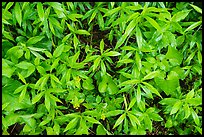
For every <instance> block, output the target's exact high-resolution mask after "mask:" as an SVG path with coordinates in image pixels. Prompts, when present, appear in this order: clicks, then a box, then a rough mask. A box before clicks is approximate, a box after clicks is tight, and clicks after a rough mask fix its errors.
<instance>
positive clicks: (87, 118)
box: [84, 116, 101, 124]
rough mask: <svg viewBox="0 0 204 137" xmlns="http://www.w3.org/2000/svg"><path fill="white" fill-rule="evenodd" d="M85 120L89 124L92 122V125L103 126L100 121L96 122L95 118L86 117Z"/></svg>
mask: <svg viewBox="0 0 204 137" xmlns="http://www.w3.org/2000/svg"><path fill="white" fill-rule="evenodd" d="M84 118H85V119H86V120H87V121H88V122H91V123H94V124H101V123H100V122H99V121H98V120H96V119H95V118H93V117H89V116H84Z"/></svg>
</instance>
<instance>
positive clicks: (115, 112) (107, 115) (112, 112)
mask: <svg viewBox="0 0 204 137" xmlns="http://www.w3.org/2000/svg"><path fill="white" fill-rule="evenodd" d="M123 112H124V110H112V111H109V112H107V113H105V116H106V117H113V116H117V115H119V114H122V113H123Z"/></svg>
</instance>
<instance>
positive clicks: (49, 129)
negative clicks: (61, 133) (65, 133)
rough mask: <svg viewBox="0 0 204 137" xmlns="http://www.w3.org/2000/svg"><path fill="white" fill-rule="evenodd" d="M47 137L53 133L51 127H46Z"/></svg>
mask: <svg viewBox="0 0 204 137" xmlns="http://www.w3.org/2000/svg"><path fill="white" fill-rule="evenodd" d="M46 131H47V135H54V131H53V129H52V128H51V127H46Z"/></svg>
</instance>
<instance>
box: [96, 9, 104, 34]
mask: <svg viewBox="0 0 204 137" xmlns="http://www.w3.org/2000/svg"><path fill="white" fill-rule="evenodd" d="M97 18H98V25H99V27H100V28H101V29H102V30H103V29H104V20H103V16H102V14H101V12H98V17H97Z"/></svg>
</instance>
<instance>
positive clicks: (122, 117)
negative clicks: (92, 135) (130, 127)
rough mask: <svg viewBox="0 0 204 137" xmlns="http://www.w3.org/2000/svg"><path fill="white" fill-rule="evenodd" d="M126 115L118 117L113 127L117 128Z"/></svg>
mask: <svg viewBox="0 0 204 137" xmlns="http://www.w3.org/2000/svg"><path fill="white" fill-rule="evenodd" d="M125 116H126V113H124V114H122V115H121V116H120V117H119V118H118V119H117V121H116V122H115V124H114V126H113V129H114V128H116V127H117V126H118V125H120V124H121V123H122V122H123V120H124V118H125Z"/></svg>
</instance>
